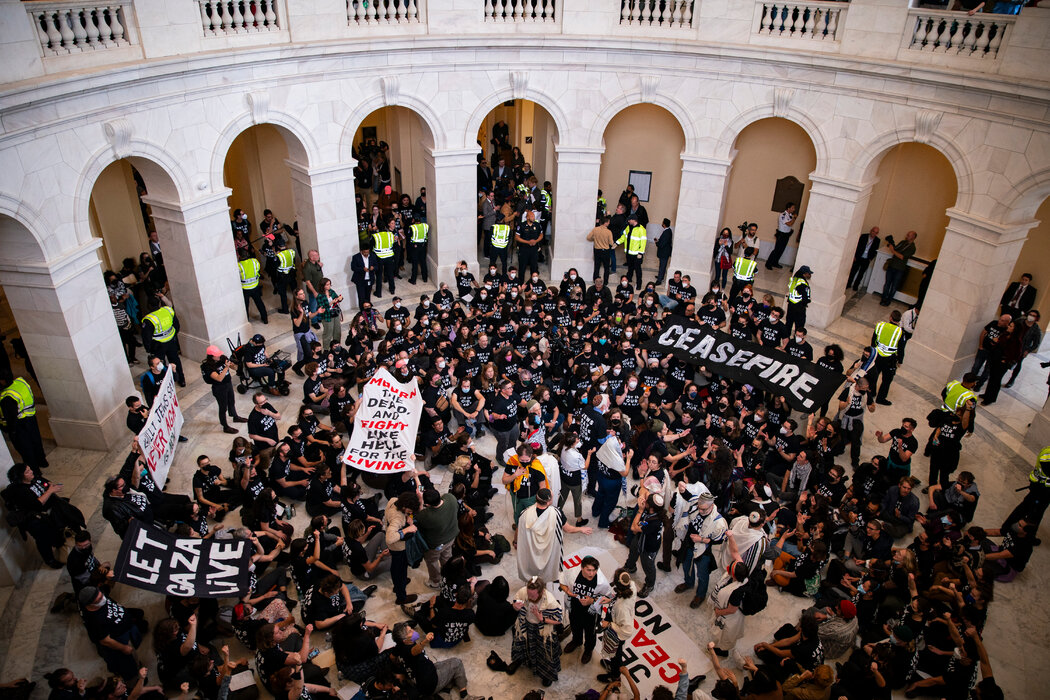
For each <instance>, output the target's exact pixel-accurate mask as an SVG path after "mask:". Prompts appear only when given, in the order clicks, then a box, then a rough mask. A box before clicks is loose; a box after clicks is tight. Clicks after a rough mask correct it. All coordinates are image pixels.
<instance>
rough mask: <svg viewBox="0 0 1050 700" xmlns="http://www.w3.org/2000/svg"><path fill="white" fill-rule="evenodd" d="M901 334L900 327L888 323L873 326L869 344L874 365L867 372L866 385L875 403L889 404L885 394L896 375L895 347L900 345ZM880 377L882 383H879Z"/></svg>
mask: <svg viewBox="0 0 1050 700" xmlns="http://www.w3.org/2000/svg"><path fill="white" fill-rule="evenodd" d="M902 332H903V331H901V327H900V326H898V325H897V324H895V323H890V322H889V321H880V322H879V323H876V324H875V332H874V333H873V334H872V340H871V344H872V345H874V346H875V363H874V364H873V365H872V366H871V369H870V370H868V383H869V384H870V385H871V390H872V391H873V392H875V401H876V402H877V403H881V404H889V402H888V401H887V400H886V394H888V393H889V391H890V384H891V383H892V382H893V377H894V375H896V374H897V346H898V345H899V344H900V341H901V334H902ZM880 377H881V379H882V382H879V379H880ZM876 385H877V386H878V389H877V390H876Z"/></svg>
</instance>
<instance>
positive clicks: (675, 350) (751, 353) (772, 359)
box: [642, 320, 846, 413]
mask: <svg viewBox="0 0 1050 700" xmlns="http://www.w3.org/2000/svg"><path fill="white" fill-rule="evenodd" d="M642 347H643V348H644V349H646V350H663V351H665V352H669V353H671V354H672V355H674V356H675V357H677V358H678V359H679V360H682V361H684V362H688V363H689V364H693V365H703V366H705V367H706V368H707V370H708V371H709V372H714V373H715V374H719V375H722V376H723V377H728V378H729V379H732V380H734V381H737V382H741V383H744V384H751V385H753V386H755V387H757V388H760V389H762V390H764V391H768V392H771V393H774V394H777V395H779V396H784V397H785V398H786V399H787V402H788V403H789V404H790V405H791V407H792V408H793V409H795V410H796V411H802V412H803V413H812V412H813V411H814V410H815V409H817V408H819V407H820V406H823V405H824V404H825V403H827V402H828V401H829V400H830V399H831V397H832V396H833V395H834V393H835V390H836V389H838V388H839V387H840V386H842V383H843V382H844V381H846V377H844V376H843V375H841V374H837V373H835V372H831V371H829V370H826V369H824V368H823V367H821V366H819V365H815V364H813V363H812V362H806V361H805V360H800V359H798V358H795V357H792V356H791V355H788V354H787V353H786V352H782V351H780V350H773V349H772V348H764V347H762V346H761V345H759V344H758V343H752V342H748V341H746V340H737V339H736V338H734V337H732V336H731V335H729V334H728V333H723V332H722V331H717V330H713V329H711V328H708V327H706V326H701V325H699V324H697V323H693V322H692V321H685V320H683V321H680V322H677V323H672V324H671V325H669V326H667V327H666V328H665V329H664V331H663V332H662V333H660V335H658V336H656V337H654V338H653V339H652V340H650V341H648V342H647V343H645V344H644V345H642Z"/></svg>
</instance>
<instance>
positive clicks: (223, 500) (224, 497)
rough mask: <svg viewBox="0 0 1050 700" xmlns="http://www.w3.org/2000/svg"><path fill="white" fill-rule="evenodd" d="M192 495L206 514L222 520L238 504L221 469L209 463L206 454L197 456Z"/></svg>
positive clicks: (209, 460)
mask: <svg viewBox="0 0 1050 700" xmlns="http://www.w3.org/2000/svg"><path fill="white" fill-rule="evenodd" d="M192 484H193V497H194V498H195V499H197V503H199V504H200V505H201V507H202V508H204V509H207V512H208V515H209V516H211V517H212V518H214V519H215V520H216V521H218V522H220V523H221V522H222V520H223V518H225V517H226V514H227V513H228V512H229V511H230V510H232V509H234V508H237V507H238V506H239V505H240V502H239V501H238V498H237V493H236V492H235V491H234V490H233V489H231V488H227V487H228V486H229V485H230V481H229V480H228V479H227V478H226V477H224V476H223V475H222V470H221V469H219V467H217V466H215V465H214V464H212V463H211V459H210V458H209V457H208V455H201V456H199V457H197V471H196V472H194V473H193V480H192Z"/></svg>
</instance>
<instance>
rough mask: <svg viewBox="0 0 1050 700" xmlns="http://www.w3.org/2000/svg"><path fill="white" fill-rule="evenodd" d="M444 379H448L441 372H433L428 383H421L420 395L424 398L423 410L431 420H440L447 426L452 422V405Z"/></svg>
mask: <svg viewBox="0 0 1050 700" xmlns="http://www.w3.org/2000/svg"><path fill="white" fill-rule="evenodd" d="M442 377H445V378H447V377H448V375H443V374H442V373H441V372H436V371H435V372H431V373H430V374H429V375H427V378H426V381H425V382H421V383H420V390H419V394H420V396H421V397H422V398H423V410H424V411H425V412H426V414H427V415H428V416H430V420H431V421H433V420H434V419H435V418H440V419H441V420H442V422H443V423H444V424H445V425H448V422H449V421H450V420H452V409H451V408H450V406H451V404H449V401H448V392H447V391H446V390H445V387H444V384H443V380H442Z"/></svg>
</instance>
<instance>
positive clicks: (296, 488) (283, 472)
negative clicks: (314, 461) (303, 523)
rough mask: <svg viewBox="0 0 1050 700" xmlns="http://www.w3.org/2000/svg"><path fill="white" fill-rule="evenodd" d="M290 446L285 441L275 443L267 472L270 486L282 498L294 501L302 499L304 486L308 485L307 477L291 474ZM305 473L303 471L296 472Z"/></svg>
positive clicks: (304, 490)
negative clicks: (297, 476)
mask: <svg viewBox="0 0 1050 700" xmlns="http://www.w3.org/2000/svg"><path fill="white" fill-rule="evenodd" d="M291 454H292V447H291V445H289V444H288V443H287V442H281V443H278V444H277V449H275V450H274V451H273V459H272V460H271V461H270V469H269V471H268V473H267V476H268V477H269V479H268V480H269V483H270V486H271V487H272V488H273V490H274V491H275V492H276V493H277V494H278V495H279V496H281V497H282V498H290V499H292V500H294V501H302V500H303V499H305V498H306V488H307V487H308V486H309V485H310V480H309V479H307V478H296V477H295V476H294V475H293V474H292V467H291ZM297 473H298V474H302V475H303V477H305V476H306V475H305V474H304V473H303V472H297Z"/></svg>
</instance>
